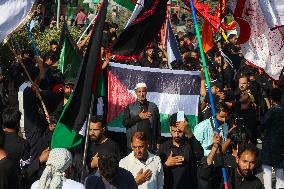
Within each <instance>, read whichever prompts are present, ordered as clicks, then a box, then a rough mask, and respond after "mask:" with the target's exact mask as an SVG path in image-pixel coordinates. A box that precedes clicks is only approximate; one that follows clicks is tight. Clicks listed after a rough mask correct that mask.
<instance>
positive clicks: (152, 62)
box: [141, 46, 160, 68]
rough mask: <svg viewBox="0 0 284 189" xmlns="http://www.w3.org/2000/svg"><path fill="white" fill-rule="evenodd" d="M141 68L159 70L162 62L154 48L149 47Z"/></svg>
mask: <svg viewBox="0 0 284 189" xmlns="http://www.w3.org/2000/svg"><path fill="white" fill-rule="evenodd" d="M141 66H143V67H150V68H159V67H160V62H159V61H158V60H157V59H156V57H155V50H154V47H153V46H148V47H147V48H146V51H145V58H144V59H143V60H142V62H141Z"/></svg>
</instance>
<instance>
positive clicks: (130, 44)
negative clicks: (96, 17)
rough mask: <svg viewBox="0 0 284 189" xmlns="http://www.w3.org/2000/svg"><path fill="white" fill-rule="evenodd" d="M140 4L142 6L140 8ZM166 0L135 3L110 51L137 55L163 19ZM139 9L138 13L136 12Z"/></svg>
mask: <svg viewBox="0 0 284 189" xmlns="http://www.w3.org/2000/svg"><path fill="white" fill-rule="evenodd" d="M140 6H143V8H142V9H141V7H140ZM166 10H167V0H143V1H139V5H138V3H137V5H136V9H135V10H134V12H133V14H132V15H137V16H136V17H135V16H132V17H131V20H130V21H129V22H128V24H127V27H126V28H125V29H124V30H123V31H122V33H121V34H120V35H119V36H118V39H117V41H116V42H115V43H114V45H113V47H112V53H113V54H114V55H117V56H120V57H125V58H126V57H133V56H138V55H139V54H140V53H141V52H142V50H143V49H144V48H145V47H146V46H147V45H148V44H149V43H150V42H152V41H153V39H154V37H155V36H156V35H157V34H158V32H159V31H160V29H161V27H162V25H163V22H164V20H165V16H166ZM137 11H139V13H138V12H137Z"/></svg>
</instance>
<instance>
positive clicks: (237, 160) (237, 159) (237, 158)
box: [236, 155, 240, 164]
mask: <svg viewBox="0 0 284 189" xmlns="http://www.w3.org/2000/svg"><path fill="white" fill-rule="evenodd" d="M239 160H240V159H239V157H238V155H237V157H236V162H237V164H239Z"/></svg>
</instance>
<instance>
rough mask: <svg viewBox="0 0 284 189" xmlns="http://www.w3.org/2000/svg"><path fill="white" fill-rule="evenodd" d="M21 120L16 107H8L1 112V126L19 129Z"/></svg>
mask: <svg viewBox="0 0 284 189" xmlns="http://www.w3.org/2000/svg"><path fill="white" fill-rule="evenodd" d="M20 120H21V112H20V111H19V110H18V108H15V107H8V108H5V109H4V111H3V113H2V124H3V128H9V129H19V122H20Z"/></svg>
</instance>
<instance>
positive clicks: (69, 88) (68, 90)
mask: <svg viewBox="0 0 284 189" xmlns="http://www.w3.org/2000/svg"><path fill="white" fill-rule="evenodd" d="M72 92H73V85H72V84H66V85H65V86H64V95H65V96H66V97H68V98H69V97H70V95H71V93H72Z"/></svg>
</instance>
